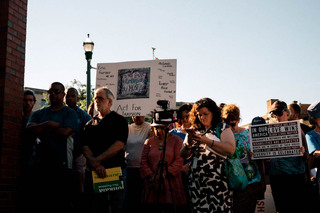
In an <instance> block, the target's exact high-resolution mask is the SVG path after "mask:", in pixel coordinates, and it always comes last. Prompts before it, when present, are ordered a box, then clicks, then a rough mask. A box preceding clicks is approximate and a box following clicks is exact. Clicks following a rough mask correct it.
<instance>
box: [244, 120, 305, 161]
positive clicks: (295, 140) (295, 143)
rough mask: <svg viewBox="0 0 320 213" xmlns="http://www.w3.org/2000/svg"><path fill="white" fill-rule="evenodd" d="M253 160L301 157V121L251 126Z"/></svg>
mask: <svg viewBox="0 0 320 213" xmlns="http://www.w3.org/2000/svg"><path fill="white" fill-rule="evenodd" d="M249 132H250V138H251V141H250V143H251V152H252V153H253V155H252V159H265V158H279V157H292V156H301V155H302V154H301V151H300V147H301V146H302V139H301V130H300V122H299V121H288V122H280V123H270V124H262V125H254V126H249Z"/></svg>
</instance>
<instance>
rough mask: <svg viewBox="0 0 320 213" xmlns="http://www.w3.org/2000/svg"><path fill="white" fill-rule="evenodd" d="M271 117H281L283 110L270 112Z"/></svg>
mask: <svg viewBox="0 0 320 213" xmlns="http://www.w3.org/2000/svg"><path fill="white" fill-rule="evenodd" d="M270 115H271V117H276V116H278V117H281V116H282V115H283V111H273V112H271V113H270Z"/></svg>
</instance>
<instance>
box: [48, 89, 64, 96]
mask: <svg viewBox="0 0 320 213" xmlns="http://www.w3.org/2000/svg"><path fill="white" fill-rule="evenodd" d="M52 93H54V94H56V95H59V94H60V93H62V91H61V90H59V89H49V90H48V94H49V95H51V94H52Z"/></svg>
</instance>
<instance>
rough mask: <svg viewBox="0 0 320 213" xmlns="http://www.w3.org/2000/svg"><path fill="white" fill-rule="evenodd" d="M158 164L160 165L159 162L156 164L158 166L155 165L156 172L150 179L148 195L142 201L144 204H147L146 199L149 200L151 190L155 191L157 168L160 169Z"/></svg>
mask: <svg viewBox="0 0 320 213" xmlns="http://www.w3.org/2000/svg"><path fill="white" fill-rule="evenodd" d="M160 164H161V162H160V161H159V163H158V165H157V169H156V172H155V174H154V175H153V177H152V179H151V183H150V186H149V190H148V194H147V197H146V198H145V200H144V202H145V203H147V201H148V199H149V196H150V193H151V190H155V182H156V178H157V175H158V171H159V168H160Z"/></svg>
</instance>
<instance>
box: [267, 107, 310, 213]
mask: <svg viewBox="0 0 320 213" xmlns="http://www.w3.org/2000/svg"><path fill="white" fill-rule="evenodd" d="M269 113H270V114H271V117H273V118H274V119H275V120H276V121H277V122H286V121H288V117H289V115H290V110H289V109H288V107H287V104H286V103H285V102H283V101H276V102H274V103H273V104H272V106H271V110H270V112H269ZM301 136H302V141H303V145H304V146H306V139H305V136H304V133H303V132H302V130H301ZM304 146H302V147H301V152H302V154H304V157H301V156H299V157H282V158H272V159H271V164H270V185H271V190H272V196H273V200H274V203H275V205H276V209H277V211H278V212H280V213H281V212H305V208H306V206H305V205H306V204H305V203H306V201H305V197H306V196H305V193H304V192H305V186H306V178H305V159H306V158H307V152H305V150H306V149H305V148H306V147H304Z"/></svg>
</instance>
